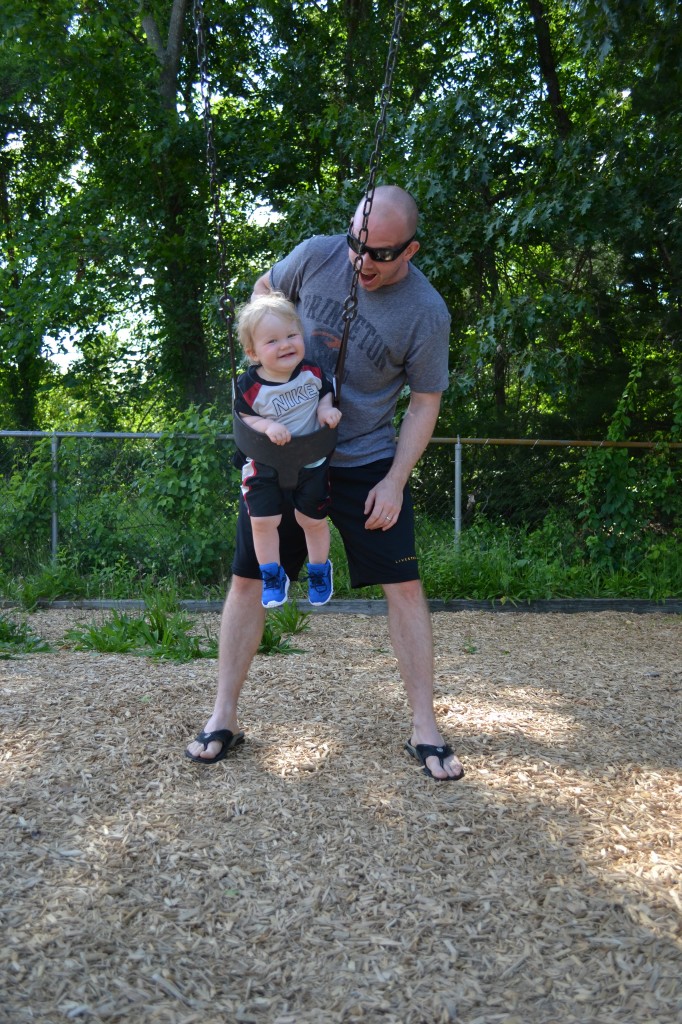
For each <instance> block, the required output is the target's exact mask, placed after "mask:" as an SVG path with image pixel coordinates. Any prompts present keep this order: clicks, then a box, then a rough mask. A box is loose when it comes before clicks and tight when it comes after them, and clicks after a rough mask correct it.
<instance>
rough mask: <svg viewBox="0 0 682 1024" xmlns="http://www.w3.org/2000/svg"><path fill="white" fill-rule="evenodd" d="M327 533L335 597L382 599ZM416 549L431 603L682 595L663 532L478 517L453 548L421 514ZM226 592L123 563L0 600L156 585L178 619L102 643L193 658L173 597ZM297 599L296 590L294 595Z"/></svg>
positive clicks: (66, 574)
mask: <svg viewBox="0 0 682 1024" xmlns="http://www.w3.org/2000/svg"><path fill="white" fill-rule="evenodd" d="M331 532H332V547H331V558H332V561H333V562H334V596H335V597H336V598H337V599H344V598H345V599H352V598H357V597H362V598H365V599H367V598H380V597H382V596H383V594H382V591H381V588H380V587H367V588H363V589H362V590H361V591H357V590H353V589H352V587H351V585H350V579H349V576H348V568H347V565H346V559H345V555H344V552H343V545H342V543H341V540H340V538H339V536H338V534H337V532H336V530H335V529H333V528H332V531H331ZM417 552H418V556H419V564H420V569H421V574H422V580H423V583H424V589H425V591H426V594H427V596H428V597H429V598H434V599H442V600H454V599H469V600H479V601H500V602H506V601H509V602H526V601H532V600H541V599H545V600H548V599H552V598H595V597H596V598H598V597H602V598H605V597H608V598H640V599H645V600H650V601H662V600H664V599H666V598H677V597H680V596H682V545H680V544H679V543H678V542H677V541H676V539H675V536H674V534H673V533H669V534H667V535H664V534H662V533H656V532H655V531H653V530H651V531H649V532H648V533H646V534H642V535H640V536H639V537H637V538H636V540H630V541H629V542H628V541H627V539H625V538H622V537H621V538H614V537H603V538H592V537H590V538H587V540H586V539H585V538H583V537H582V536H581V534H580V532H579V530H578V529H577V528H576V526H575V524H574V523H572V522H570V521H561V520H560V519H559V518H554V517H551V516H550V517H548V518H547V519H546V520H545V521H544V523H543V524H542V526H541V527H540V528H538V529H535V530H529V529H523V528H520V527H514V528H512V527H509V526H507V525H506V524H504V523H491V522H487V521H485V520H479V521H477V522H475V523H473V524H472V525H469V526H467V528H466V529H464V530H463V532H462V534H461V536H460V538H459V543H455V538H454V530H453V525H452V523H451V522H450V521H444V520H427V519H426V518H425V517H421V518H420V519H419V520H418V524H417ZM228 585H229V580H223V579H221V580H216V581H215V582H214V583H213V584H211V585H210V586H207V585H205V584H200V583H198V582H197V580H193V579H191V578H189V577H187V576H184V577H182V578H175V579H172V578H167V577H162V576H161V577H160V576H158V575H157V574H156V573H155V571H154V569H153V567H152V568H151V569H150V570H149V571H147V572H145V571H144V570H143V569H141V568H140V567H135V568H132V567H131V566H130V565H129V564H128V563H127V562H126V561H125V560H119V562H117V563H116V565H114V566H111V567H108V568H107V567H100V568H99V569H98V570H97V571H96V572H94V573H90V574H86V575H82V574H80V573H79V571H78V568H77V566H75V565H73V564H72V563H70V562H69V561H68V559H61V560H60V561H59V562H58V563H57V564H56V565H49V566H45V567H38V568H36V569H34V570H33V571H31V572H27V573H26V575H24V576H10V575H8V574H2V573H0V595H2V596H5V597H7V598H10V599H11V600H14V601H16V602H17V603H19V604H21V605H22V606H23V607H24V608H27V609H33V608H35V607H37V604H38V602H39V601H48V602H49V601H52V600H56V599H58V598H81V597H90V598H109V599H119V600H120V599H123V598H131V597H139V596H140V592H142V593H143V594H144V593H149V592H150V591H151V588H152V587H153V588H154V593H156V594H159V593H164V592H165V593H171V594H173V596H174V600H175V604H176V607H175V611H174V612H173V615H170V609H169V608H166V609H165V611H164V618H163V620H160V619H158V618H157V619H156V620H154V616H153V615H152V616H149V615H148V616H147V625H146V627H144V626H142V625H138V626H133V625H131V621H127V620H126V619H125V618H124V619H123V620H122V621H119V622H118V623H117V624H115V625H114V624H112V625H111V628H110V630H109V633H110V635H109V637H108V638H107V639H106V642H108V643H110V644H112V645H113V646H115V645H116V644H117V643H119V642H123V643H128V642H129V641H130V636H131V632H132V631H134V630H137V631H138V635H137V638H136V641H135V643H136V644H137V643H138V641H140V643H141V644H142V648H143V649H144V650H145V653H148V650H149V649H150V648H156V649H158V650H161V651H162V652H165V651H167V650H168V649H169V648H170V647H173V646H175V647H176V648H179V649H182V648H187V647H188V646H189V648H190V649H193V650H194V651H195V654H194V655H193V656H195V657H199V656H201V651H203V650H208V649H211V642H210V639H206V640H204V641H201V642H200V641H199V640H198V639H197V638H194V639H192V640H189V639H188V636H187V634H188V630H187V628H186V623H185V624H183V620H182V617H181V615H180V612H179V609H178V608H177V599H178V598H179V597H183V598H194V599H204V600H222V598H223V597H224V594H225V592H226V589H227V586H228ZM295 592H296V587H295V586H294V587H293V588H292V596H293V594H295ZM285 607H289V606H285ZM291 607H294V608H295V605H293V604H292V605H291ZM280 612H281V610H280ZM283 614H284V615H285V616H286V615H287V614H292V613H290V612H284V613H283ZM293 625H294V628H293V629H288V627H286V626H285V624H283V623H281V622H279V620H278V619H273V617H272V615H269V616H268V619H267V625H266V634H265V636H264V650H265V651H267V652H270V651H274V650H276V649H277V648H278V646H280V645H281V646H284V647H286V645H287V643H289V644H290V642H289V641H287V640H286V639H285V638H286V636H292V635H295V633H297V632H300V630H299V628H298V624H297V623H294V624H293ZM145 629H146V630H147V635H146V637H145V635H144V633H145ZM83 642H86V640H84V641H83ZM98 642H99V641H98ZM104 642H105V639H104V638H102V643H104ZM133 646H135V644H134V645H133ZM158 656H166V654H165V653H161V654H159V655H158ZM206 656H212V655H206Z"/></svg>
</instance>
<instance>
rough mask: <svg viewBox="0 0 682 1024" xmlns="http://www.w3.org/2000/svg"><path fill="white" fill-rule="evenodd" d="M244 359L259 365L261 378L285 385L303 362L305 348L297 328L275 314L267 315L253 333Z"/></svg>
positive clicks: (291, 322)
mask: <svg viewBox="0 0 682 1024" xmlns="http://www.w3.org/2000/svg"><path fill="white" fill-rule="evenodd" d="M251 345H252V347H251V349H250V350H249V351H247V353H246V354H247V355H248V356H249V358H250V359H253V361H254V362H256V363H260V367H261V371H260V372H261V376H262V377H265V379H266V380H271V381H276V382H278V383H284V381H287V380H289V378H290V377H291V374H292V373H293V371H294V369H295V368H296V366H297V365H298V363H300V361H301V359H303V356H304V353H305V346H304V343H303V337H302V335H301V334H300V332H299V329H298V325H297V324H296V322H295V321H294V320H286V319H284V317H281V316H277V315H276V314H275V313H266V314H265V316H264V317H263V318H262V319H261V320H260V322H259V323H258V325H257V327H256V328H255V329H254V331H253V334H252V337H251Z"/></svg>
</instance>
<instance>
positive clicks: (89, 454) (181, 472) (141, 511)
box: [0, 431, 682, 584]
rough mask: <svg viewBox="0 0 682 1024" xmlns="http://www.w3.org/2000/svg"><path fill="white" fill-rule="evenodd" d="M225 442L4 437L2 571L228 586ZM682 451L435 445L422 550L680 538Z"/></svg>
mask: <svg viewBox="0 0 682 1024" xmlns="http://www.w3.org/2000/svg"><path fill="white" fill-rule="evenodd" d="M234 451H235V449H234V442H233V439H232V436H231V435H227V434H210V433H208V432H207V433H206V434H153V433H148V434H122V433H118V434H113V433H112V434H105V433H53V434H47V433H41V432H10V431H0V567H1V569H2V571H3V572H5V573H7V574H27V573H30V572H31V571H34V570H35V569H36V568H38V567H39V566H44V565H46V564H48V563H49V562H50V561H54V560H55V559H57V558H62V557H63V558H67V559H70V560H71V561H72V562H73V564H75V565H77V567H78V570H79V572H81V573H84V574H87V573H88V572H90V571H97V572H98V573H99V574H100V575H101V574H102V573H103V572H104V573H106V571H111V572H112V573H113V572H114V571H117V572H119V573H121V572H125V571H128V572H130V574H131V577H132V576H135V575H137V577H141V576H143V575H144V576H147V577H149V576H151V577H153V576H154V575H157V576H159V577H164V576H167V575H173V576H174V577H176V578H177V579H178V580H180V581H182V580H183V579H185V580H189V581H196V582H199V583H203V584H211V583H218V582H221V581H223V580H224V579H225V578H226V577H227V576H228V575H229V568H230V564H231V560H232V553H233V545H234V534H235V524H236V510H237V498H238V488H239V474H238V472H237V470H236V469H234V468H233V465H232V457H233V455H234ZM681 484H682V445H680V444H676V445H663V444H659V445H646V444H644V443H641V444H640V445H637V444H636V443H634V442H633V443H631V444H622V445H616V444H613V443H611V444H609V443H606V442H605V443H598V442H585V441H572V442H571V441H544V440H542V441H527V440H516V441H514V440H510V439H488V440H484V439H472V438H468V439H457V438H435V439H434V440H433V441H432V442H431V444H430V445H429V446H428V448H427V451H426V452H425V454H424V456H423V457H422V459H421V461H420V463H419V465H418V466H417V468H416V470H415V471H414V473H413V477H412V482H411V485H412V492H413V497H414V501H415V508H416V513H417V532H418V536H419V538H420V543H422V544H428V543H429V542H430V541H431V542H433V538H436V537H438V538H439V539H442V538H451V539H452V542H453V544H454V543H456V542H457V537H458V531H459V530H460V529H461V530H466V529H467V527H468V526H470V525H471V524H472V523H473V522H474V521H475V520H476V518H477V517H484V518H485V519H487V520H488V521H491V522H493V523H496V522H499V523H505V524H507V525H518V526H524V527H528V528H531V529H532V528H535V527H539V526H540V525H541V524H542V523H543V522H544V521H545V520H546V519H547V517H548V516H550V515H552V514H557V515H558V514H560V515H561V516H562V517H564V518H568V519H569V520H573V521H578V520H581V519H582V520H583V521H585V522H588V520H589V514H588V513H590V514H591V515H592V517H593V519H594V518H595V517H596V518H597V519H599V517H601V521H602V523H603V525H604V528H605V529H608V528H609V523H613V522H615V521H616V520H617V518H618V516H626V515H627V516H628V517H629V520H630V521H631V522H636V523H638V524H640V526H641V528H642V529H649V530H654V531H659V532H661V533H670V532H674V531H675V530H676V529H677V528H678V527H679V525H680V524H682V486H681Z"/></svg>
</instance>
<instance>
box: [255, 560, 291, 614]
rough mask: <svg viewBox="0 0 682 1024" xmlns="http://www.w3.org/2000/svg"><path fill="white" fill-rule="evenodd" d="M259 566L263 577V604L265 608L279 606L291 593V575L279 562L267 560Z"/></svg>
mask: <svg viewBox="0 0 682 1024" xmlns="http://www.w3.org/2000/svg"><path fill="white" fill-rule="evenodd" d="M258 568H259V569H260V574H261V576H262V577H263V596H262V598H261V604H262V605H263V607H264V608H279V606H280V605H281V604H284V602H285V601H286V599H287V594H288V593H289V577H288V576H287V574H286V573H285V571H284V569H283V568H282V566H281V565H278V564H277V562H266V563H265V565H259V566H258Z"/></svg>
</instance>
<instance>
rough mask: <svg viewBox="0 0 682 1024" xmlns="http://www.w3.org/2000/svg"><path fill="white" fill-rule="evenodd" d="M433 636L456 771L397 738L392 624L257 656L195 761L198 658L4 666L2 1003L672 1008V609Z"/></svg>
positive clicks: (469, 622) (456, 1016) (476, 626)
mask: <svg viewBox="0 0 682 1024" xmlns="http://www.w3.org/2000/svg"><path fill="white" fill-rule="evenodd" d="M99 617H101V616H99ZM97 618H98V613H93V612H91V611H81V612H65V611H60V612H56V611H50V612H39V613H37V614H36V615H33V616H31V618H30V620H29V621H30V623H31V626H32V627H33V629H34V630H36V632H38V633H39V634H40V635H41V636H43V637H45V638H47V639H53V640H57V639H58V638H59V637H61V636H62V635H63V633H64V631H65V629H66V628H68V626H70V625H73V624H74V623H75V622H76V621H79V622H91V621H94V620H96V619H97ZM197 620H198V623H199V624H200V628H202V629H204V628H205V627H208V628H209V630H211V631H212V632H214V633H215V632H216V631H217V623H218V620H217V616H215V615H206V616H198V617H197ZM433 623H434V633H435V639H436V653H437V661H436V688H437V692H436V701H437V708H438V714H439V720H440V723H441V726H442V729H443V731H444V733H445V734H446V736H447V737H448V739H449V740H450V741H451V742H452V743H453V745H454V746H455V747H456V749H457V752H458V754H459V755H460V757H461V759H462V761H463V762H464V764H465V767H466V771H467V776H466V779H465V780H464V781H463V782H461V783H457V784H435V783H434V782H432V781H431V780H428V779H426V778H425V777H424V776H423V775H422V774H421V773H420V770H419V768H418V767H417V766H415V765H414V762H411V761H410V760H409V759H408V758H407V756H406V755H405V754H404V753H403V752H402V743H403V742H404V740H405V739H407V738H408V713H407V707H406V703H405V699H404V695H403V689H402V686H401V683H400V679H399V677H398V673H397V669H396V664H395V661H394V659H393V656H392V653H391V649H390V643H389V639H388V633H387V626H386V619H385V618H384V617H381V616H372V617H367V616H357V615H320V616H318V617H317V618H315V617H313V619H312V625H311V629H310V632H309V633H308V634H305V635H303V636H301V637H298V638H297V642H298V643H299V645H300V646H301V647H303V648H305V653H304V654H302V655H295V656H286V657H285V656H276V657H264V656H259V657H258V658H257V659H256V662H255V663H254V666H253V669H252V672H251V674H250V677H249V681H248V683H247V686H246V688H245V692H244V695H243V702H242V708H241V711H242V726H243V728H244V729H245V731H246V733H247V742H246V744H245V745H244V746H243V747H242V748H241V749H240V750H239V751H238V752H236V753H235V755H234V756H230V758H228V759H227V760H226V761H224V762H222V763H220V764H218V765H216V766H214V767H212V768H210V769H206V768H204V769H202V768H198V767H196V766H195V765H193V764H191V763H190V762H189V761H187V760H186V759H185V758H184V757H183V756H182V755H183V749H184V745H185V743H186V741H187V740H188V739H190V738H191V737H192V736H193V734H194V733H195V732H196V731H197V729H198V728H199V727H200V726H201V725H203V721H204V718H205V716H206V714H207V713H208V710H209V708H210V705H211V703H212V699H213V693H214V686H215V662H214V661H201V662H193V663H190V664H185V665H178V664H174V663H168V662H156V661H151V660H149V659H146V658H139V657H132V656H110V655H93V654H87V653H80V654H79V653H69V652H66V651H60V652H58V653H54V654H34V655H29V656H26V657H21V658H18V659H16V660H14V661H4V662H0V689H1V690H2V696H3V701H2V712H1V719H0V721H1V724H2V729H3V734H4V735H3V752H2V760H1V761H0V783H1V784H2V790H1V791H0V792H1V793H2V806H1V809H0V829H1V832H2V849H1V857H2V879H3V881H2V893H1V894H0V895H1V904H2V907H1V910H0V919H1V920H2V926H3V943H2V949H1V950H0V985H1V986H2V990H3V991H4V995H3V996H2V998H1V999H0V1004H1V1005H0V1019H1V1020H3V1021H8V1022H11V1024H24V1022H35V1021H40V1022H41V1024H52V1022H62V1021H68V1020H83V1021H87V1022H95V1024H97V1022H100V1021H101V1022H114V1024H118V1022H125V1024H129V1022H131V1021H134V1022H136V1024H156V1022H159V1024H194V1022H199V1021H201V1022H203V1024H217V1022H218V1021H221V1022H222V1021H225V1020H229V1021H240V1022H252V1024H308V1022H309V1024H322V1022H324V1024H341V1022H352V1021H366V1022H369V1024H374V1022H382V1024H384V1022H385V1024H440V1022H449V1021H458V1022H462V1024H496V1022H498V1021H499V1022H505V1024H572V1022H580V1024H590V1022H594V1024H597V1022H598V1024H649V1022H652V1024H653V1022H656V1024H676V1022H677V1021H678V1020H679V1019H680V1014H681V1013H682V983H681V980H680V979H681V978H682V941H681V940H682V933H681V920H682V899H681V897H680V887H679V886H680V877H681V874H680V872H681V870H682V841H681V832H682V821H681V815H680V806H681V804H680V796H681V789H682V787H681V781H682V771H681V767H682V766H681V763H680V751H681V750H682V736H681V732H682V726H681V725H680V722H681V721H682V717H681V716H680V696H681V693H682V657H681V652H682V618H680V617H678V616H674V615H658V614H654V615H643V616H638V615H630V614H619V613H614V612H605V613H601V614H598V615H583V614H577V615H561V614H545V615H535V614H533V615H531V614H511V613H505V614H496V613H488V612H462V613H456V614H453V613H437V614H435V615H434V616H433Z"/></svg>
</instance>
